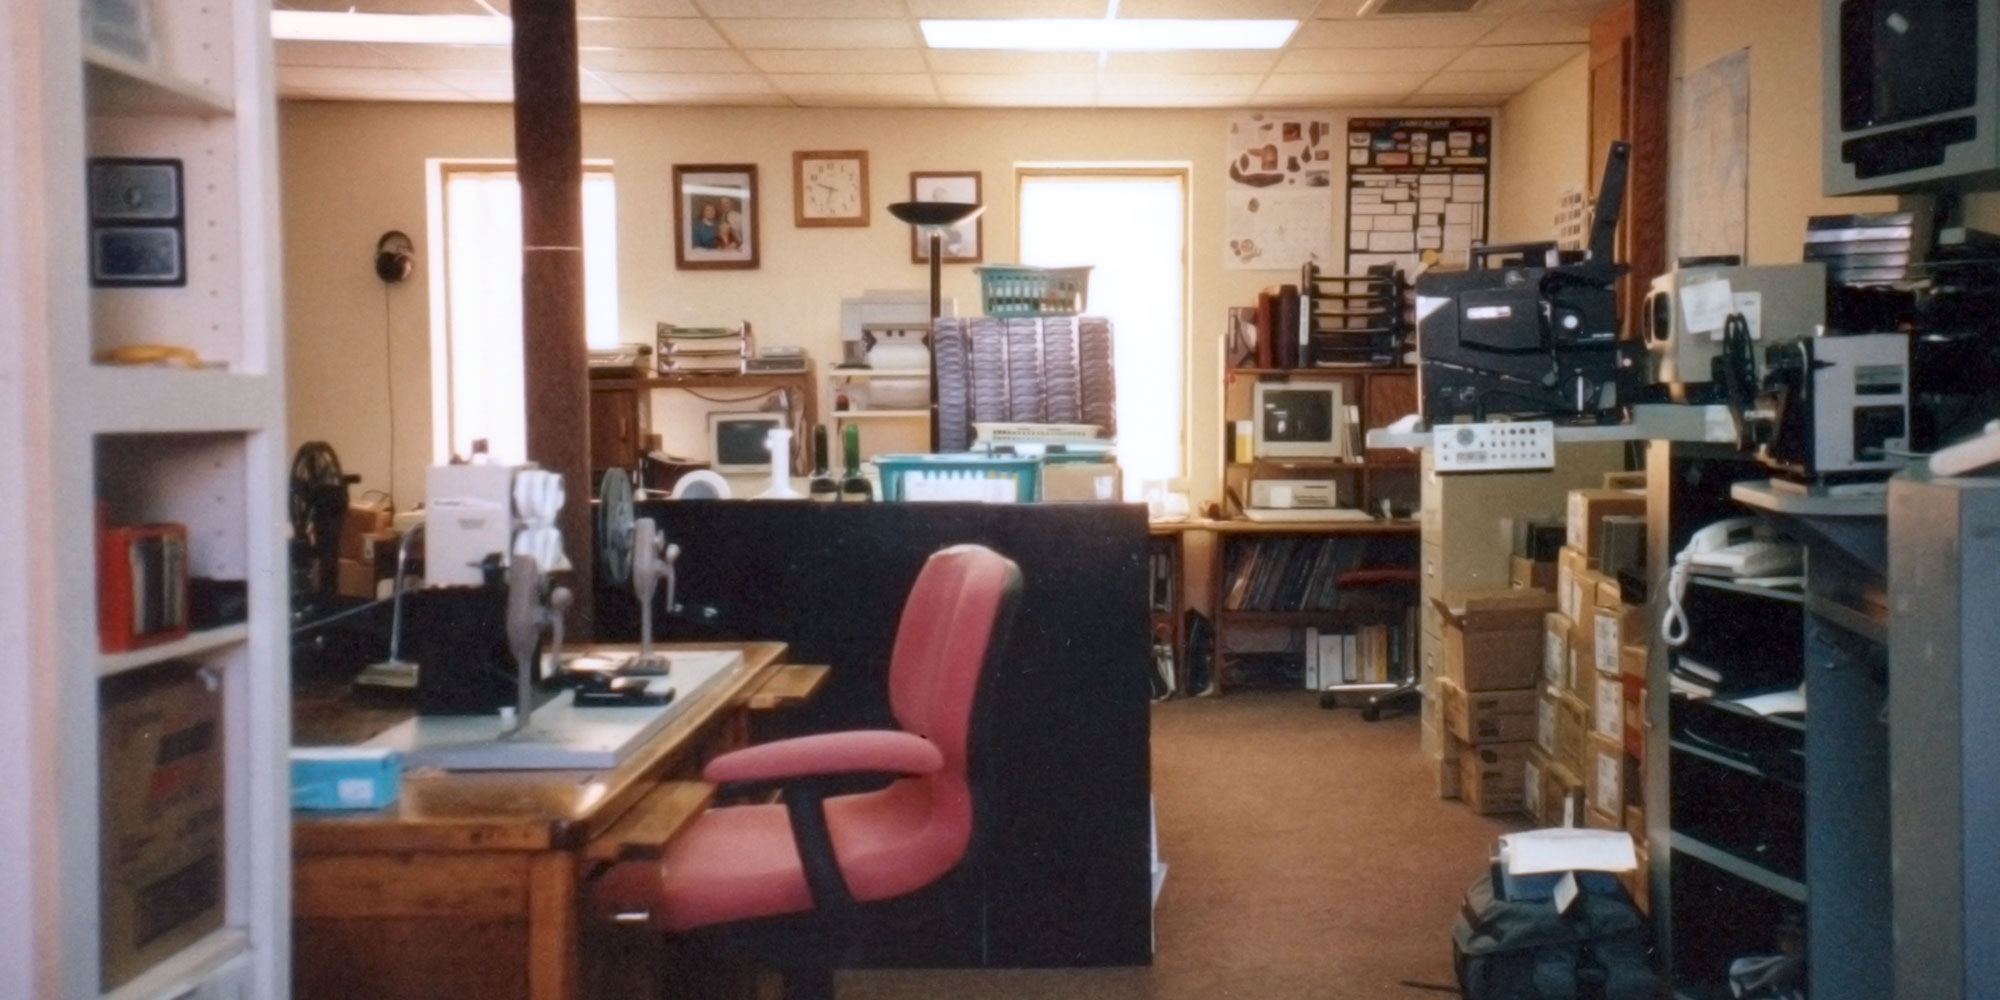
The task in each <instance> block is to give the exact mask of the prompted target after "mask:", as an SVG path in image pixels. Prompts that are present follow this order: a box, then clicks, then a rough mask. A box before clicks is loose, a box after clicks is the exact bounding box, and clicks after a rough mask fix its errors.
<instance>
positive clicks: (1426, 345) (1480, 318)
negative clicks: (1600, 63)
mask: <svg viewBox="0 0 2000 1000" xmlns="http://www.w3.org/2000/svg"><path fill="white" fill-rule="evenodd" d="M1631 153H1632V147H1631V145H1630V144H1628V143H1624V142H1614V143H1612V144H1611V150H1610V154H1609V156H1608V158H1607V159H1606V161H1605V166H1604V182H1603V185H1602V187H1601V189H1600V190H1599V192H1598V195H1597V210H1596V219H1595V221H1594V223H1593V224H1592V226H1591V231H1590V243H1589V247H1588V249H1587V250H1586V251H1584V252H1582V253H1581V254H1579V253H1577V252H1575V251H1563V250H1558V249H1557V248H1556V245H1555V244H1554V243H1514V244H1493V245H1489V246H1482V247H1475V248H1474V249H1473V251H1472V266H1471V268H1470V269H1469V270H1465V271H1448V272H1440V271H1430V272H1427V273H1425V274H1423V275H1421V276H1419V277H1418V278H1417V283H1416V290H1417V355H1418V361H1419V365H1420V368H1419V375H1418V379H1419V383H1420V392H1421V395H1422V400H1423V402H1422V408H1423V417H1424V422H1425V423H1426V424H1428V425H1430V426H1431V427H1438V426H1439V425H1442V424H1447V423H1451V422H1452V421H1453V420H1454V419H1456V418H1459V417H1469V418H1470V419H1472V420H1474V421H1481V422H1483V421H1485V420H1487V419H1489V418H1490V417H1494V416H1499V415H1510V416H1533V417H1547V418H1558V419H1567V420H1572V421H1583V422H1590V421H1595V422H1602V423H1614V422H1617V420H1618V418H1619V417H1620V415H1621V413H1622V409H1623V407H1625V406H1626V405H1628V404H1629V403H1630V402H1631V401H1632V397H1633V394H1634V390H1635V389H1636V388H1637V385H1638V376H1639V370H1638V365H1637V362H1638V351H1637V345H1636V344H1630V343H1625V342H1621V341H1620V340H1619V339H1618V303H1617V296H1616V293H1615V290H1614V288H1613V286H1614V284H1615V283H1616V282H1617V280H1618V277H1619V275H1621V274H1623V273H1624V271H1625V268H1624V267H1623V266H1622V265H1619V264H1617V263H1615V262H1614V261H1613V260H1612V254H1613V238H1614V237H1615V235H1616V233H1617V229H1618V213H1619V206H1620V204H1621V203H1622V202H1623V200H1624V197H1625V173H1626V165H1627V161H1628V160H1629V159H1630V157H1631Z"/></svg>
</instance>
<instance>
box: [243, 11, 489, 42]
mask: <svg viewBox="0 0 2000 1000" xmlns="http://www.w3.org/2000/svg"><path fill="white" fill-rule="evenodd" d="M271 37H273V38H278V39H284V40H288V41H311V42H377V43H397V42H407V43H418V44H421V43H428V44H433V45H508V44H512V42H513V40H514V22H513V20H512V19H510V18H505V17H495V16H493V15H491V14H360V13H354V12H351V11H337V10H274V11H272V12H271Z"/></svg>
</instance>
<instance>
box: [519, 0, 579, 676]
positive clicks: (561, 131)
mask: <svg viewBox="0 0 2000 1000" xmlns="http://www.w3.org/2000/svg"><path fill="white" fill-rule="evenodd" d="M513 17H514V159H515V163H516V169H517V170H518V173H519V177H520V179H521V246H522V259H521V321H522V322H521V349H522V352H523V356H524V361H525V364H524V365H523V370H524V372H525V383H526V384H525V386H524V390H525V394H524V398H525V400H526V403H527V418H528V420H527V422H528V458H529V460H531V461H534V462H536V463H538V464H540V465H541V467H542V468H544V469H548V470H550V471H552V472H558V473H561V474H562V477H563V485H564V488H565V490H566V492H567V496H568V498H567V500H565V501H564V503H563V510H562V516H561V518H560V520H559V522H558V523H559V526H560V527H561V528H562V533H563V549H564V551H565V552H567V553H568V554H569V559H570V563H571V564H572V565H574V566H575V567H576V574H575V576H574V578H573V580H572V581H571V590H572V591H573V592H574V595H575V603H574V604H573V605H572V606H571V607H572V610H571V612H570V622H569V628H570V634H571V635H574V636H577V637H579V638H588V637H590V636H591V635H592V634H593V633H592V628H591V623H592V621H593V620H594V616H593V614H592V608H591V590H592V585H593V583H594V582H595V580H596V575H595V574H596V568H595V560H594V558H593V555H594V551H595V546H596V539H595V538H594V537H593V534H592V531H591V520H590V492H591V482H590V426H589V421H590V385H589V373H588V371H587V370H586V347H585V344H584V327H583V294H584V293H583V126H582V114H581V110H582V109H581V107H580V103H579V97H578V94H577V51H576V45H577V39H576V3H575V0H515V2H514V5H513Z"/></svg>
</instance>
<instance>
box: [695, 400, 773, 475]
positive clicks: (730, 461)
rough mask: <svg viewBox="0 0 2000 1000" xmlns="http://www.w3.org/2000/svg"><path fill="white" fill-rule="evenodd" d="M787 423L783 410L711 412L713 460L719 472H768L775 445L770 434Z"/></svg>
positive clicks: (712, 464) (711, 453)
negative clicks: (767, 439)
mask: <svg viewBox="0 0 2000 1000" xmlns="http://www.w3.org/2000/svg"><path fill="white" fill-rule="evenodd" d="M784 426H785V415H784V414H782V413H744V412H740V411H737V412H725V413H711V414H709V415H708V457H709V464H710V466H711V467H712V468H714V469H715V471H717V472H725V473H729V472H766V471H769V470H770V468H771V448H770V445H768V444H767V443H766V440H765V438H766V435H768V434H770V433H771V431H772V430H773V429H774V428H781V427H784Z"/></svg>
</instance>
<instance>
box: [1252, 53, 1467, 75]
mask: <svg viewBox="0 0 2000 1000" xmlns="http://www.w3.org/2000/svg"><path fill="white" fill-rule="evenodd" d="M1461 51H1464V50H1462V49H1293V50H1291V51H1289V52H1287V53H1285V54H1284V56H1283V57H1281V58H1280V59H1279V60H1278V69H1277V71H1278V72H1280V73H1399V72H1400V73H1435V72H1437V71H1438V70H1441V69H1443V68H1444V67H1445V64H1446V63H1449V62H1451V60H1452V59H1453V57H1455V56H1457V55H1458V54H1459V53H1460V52H1461Z"/></svg>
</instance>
